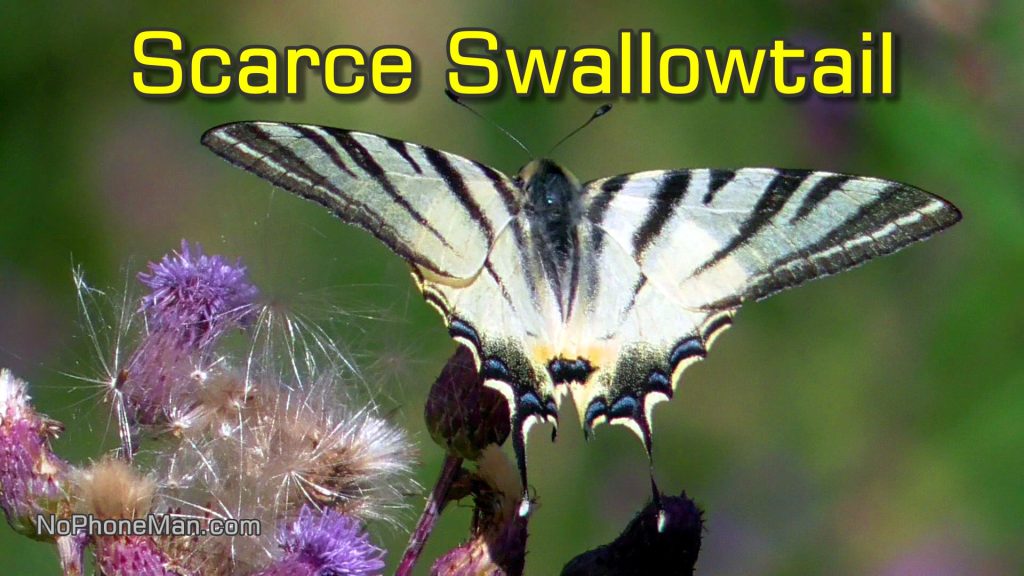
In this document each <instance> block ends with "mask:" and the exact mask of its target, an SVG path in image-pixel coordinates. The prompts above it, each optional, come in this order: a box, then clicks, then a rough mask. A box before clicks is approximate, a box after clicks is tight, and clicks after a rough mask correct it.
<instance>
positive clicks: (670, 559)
mask: <svg viewBox="0 0 1024 576" xmlns="http://www.w3.org/2000/svg"><path fill="white" fill-rule="evenodd" d="M661 507H662V510H661V511H659V510H658V507H657V506H656V505H655V504H654V503H651V504H648V505H647V507H645V508H644V509H643V510H642V511H641V512H640V513H639V514H637V515H636V517H635V518H633V520H632V521H630V523H629V525H627V526H626V530H625V531H623V532H622V534H621V535H620V536H619V537H618V538H616V539H615V541H614V542H612V543H611V544H605V545H604V546H600V547H598V548H595V549H593V550H591V551H589V552H585V553H583V554H581V555H579V556H577V557H576V558H573V559H572V561H570V562H569V563H568V564H566V565H565V568H563V569H562V576H613V575H614V576H630V575H636V576H640V575H642V574H664V573H666V567H667V569H668V571H669V572H670V573H672V574H693V569H694V566H695V565H696V564H697V555H698V554H699V553H700V542H701V531H702V530H703V527H704V519H703V515H704V513H703V512H702V511H701V510H700V508H698V507H697V505H696V504H694V503H693V500H690V499H689V498H687V497H686V492H683V493H682V494H680V495H679V496H669V497H662V498H661ZM659 513H663V514H664V518H665V524H664V527H663V529H662V530H660V531H659V529H658V517H659Z"/></svg>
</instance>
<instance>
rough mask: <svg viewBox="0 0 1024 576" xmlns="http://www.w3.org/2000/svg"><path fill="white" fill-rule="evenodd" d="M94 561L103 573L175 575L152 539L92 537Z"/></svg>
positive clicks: (145, 575) (121, 575)
mask: <svg viewBox="0 0 1024 576" xmlns="http://www.w3.org/2000/svg"><path fill="white" fill-rule="evenodd" d="M96 564H97V565H98V566H99V569H100V573H102V574H106V575H107V576H175V575H177V574H178V572H172V571H171V570H169V569H168V568H167V565H168V560H167V557H166V556H164V554H163V552H161V551H160V548H159V547H158V546H157V545H156V543H155V542H153V540H152V539H150V538H147V537H144V536H111V537H104V538H97V539H96Z"/></svg>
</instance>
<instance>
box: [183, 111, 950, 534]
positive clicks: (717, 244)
mask: <svg viewBox="0 0 1024 576" xmlns="http://www.w3.org/2000/svg"><path fill="white" fill-rule="evenodd" d="M202 142H203V144H204V145H206V146H207V147H209V148H210V149H211V150H213V151H214V152H215V153H216V154H218V155H220V156H222V157H223V158H225V159H227V160H228V161H230V162H232V163H234V164H236V165H237V166H240V167H241V168H243V169H245V170H247V171H249V172H252V173H254V174H256V175H258V176H260V177H262V178H264V179H266V180H268V181H270V182H271V183H273V184H274V185H276V186H278V187H280V188H283V189H285V190H287V191H289V192H292V193H294V194H296V195H298V196H301V197H303V198H306V199H308V200H312V201H314V202H316V203H318V204H321V205H323V206H324V207H325V208H327V209H328V210H330V211H331V212H332V213H333V214H334V215H335V216H337V217H338V218H340V219H341V220H342V221H343V222H346V223H348V224H352V225H355V226H358V227H360V228H362V229H364V230H366V231H367V232H369V233H370V234H372V235H373V236H375V237H376V238H377V239H379V240H380V241H381V242H383V243H384V244H385V245H387V246H388V247H389V248H390V249H391V250H392V251H394V252H395V253H396V254H398V255H399V256H401V257H402V258H403V259H405V261H406V262H408V263H409V265H410V266H411V268H412V276H413V278H414V279H415V282H416V286H417V287H418V288H419V290H420V291H421V293H422V294H423V297H424V298H425V299H426V301H427V302H428V303H429V304H431V305H432V306H433V307H435V308H436V309H437V311H438V312H440V314H441V316H442V318H443V319H444V321H445V324H446V325H447V328H448V332H449V334H450V335H451V337H452V338H453V339H455V340H456V341H458V342H460V343H461V344H463V345H465V346H467V347H468V348H469V349H470V350H471V351H472V352H473V356H474V360H475V362H476V364H477V367H478V369H479V371H480V374H481V377H482V379H483V382H484V385H486V386H489V387H492V388H494V389H495V390H497V391H498V392H500V393H501V394H502V395H504V397H505V398H506V399H507V401H508V404H509V412H510V414H511V419H512V422H511V423H512V433H511V439H512V446H513V450H514V452H515V456H516V461H517V465H518V470H519V474H520V477H521V480H522V485H523V487H524V490H526V487H527V467H526V442H527V434H528V431H529V429H530V427H531V426H532V425H533V424H535V423H537V422H550V423H552V424H554V425H555V426H556V429H557V419H558V407H559V405H560V403H561V401H562V399H563V398H564V397H565V396H566V395H569V396H571V397H572V401H573V402H574V404H575V405H576V409H577V413H578V414H579V415H580V419H581V424H582V427H583V430H584V433H585V435H587V436H588V437H589V436H590V434H591V433H592V430H593V428H594V426H596V425H598V424H601V423H610V424H621V425H625V426H627V427H629V428H630V429H632V430H633V431H634V432H635V433H636V434H637V436H639V438H640V440H641V441H642V442H643V445H644V448H645V449H646V451H647V454H648V457H649V458H650V456H651V453H652V452H651V451H652V434H651V418H652V413H653V409H654V406H655V405H656V404H657V403H659V402H661V401H664V400H668V399H670V398H672V395H673V391H674V390H675V389H676V386H677V384H678V382H679V380H680V376H681V374H682V373H683V371H684V370H685V368H686V367H687V366H689V365H691V364H692V363H694V362H696V361H699V360H702V359H703V358H705V357H706V355H707V353H708V349H709V348H710V347H711V343H712V342H713V341H714V339H715V338H716V337H717V336H718V335H719V334H721V333H722V331H723V330H725V329H726V328H728V327H729V326H730V325H731V324H732V319H733V316H734V315H735V314H736V311H737V310H738V309H739V307H740V306H741V305H742V304H743V303H744V302H746V301H750V300H760V299H762V298H766V297H768V296H770V295H772V294H775V293H776V292H779V291H781V290H784V289H786V288H790V287H793V286H797V285H799V284H802V283H804V282H806V281H808V280H811V279H814V278H818V277H822V276H827V275H830V274H835V273H837V272H840V271H842V270H846V269H848V268H851V267H854V266H856V265H858V264H861V263H863V262H865V261H867V260H870V259H871V258H875V257H877V256H881V255H884V254H889V253H891V252H894V251H896V250H899V249H900V248H903V247H905V246H907V245H908V244H911V243H913V242H915V241H918V240H922V239H924V238H927V237H928V236H930V235H932V234H934V233H935V232H938V231H940V230H943V229H945V228H947V227H949V226H952V225H953V224H955V223H956V222H958V221H959V220H960V218H961V215H960V212H959V210H957V208H956V207H955V206H953V205H952V204H951V203H949V202H947V201H945V200H943V199H941V198H939V197H937V196H934V195H931V194H929V193H927V192H924V191H921V190H919V189H917V188H914V187H911V186H907V185H905V184H900V183H897V182H892V181H888V180H882V179H878V178H868V177H860V176H849V175H845V174H836V173H831V172H822V171H809V170H782V169H775V168H742V169H738V170H720V169H706V168H699V169H689V170H652V171H648V172H638V173H634V174H622V175H618V176H612V177H608V178H600V179H597V180H593V181H590V182H586V183H580V182H579V180H577V178H576V177H575V176H573V174H572V173H570V172H569V171H568V170H566V169H565V168H563V167H562V166H560V165H559V164H557V163H555V162H553V161H551V160H548V159H535V160H532V161H530V162H529V163H528V164H527V165H526V166H525V167H523V168H522V169H521V170H520V171H519V172H518V173H517V174H516V175H515V176H511V177H510V176H507V175H505V174H503V173H501V172H499V171H498V170H495V169H494V168H491V167H489V166H486V165H484V164H481V163H479V162H476V161H473V160H470V159H467V158H463V157H461V156H457V155H455V154H451V153H448V152H443V151H440V150H436V149H433V148H428V147H426V146H420V145H418V144H413V143H410V142H405V141H402V140H397V139H394V138H388V137H386V136H379V135H375V134H369V133H365V132H355V131H350V130H343V129H338V128H327V127H322V126H312V125H301V124H285V123H274V122H238V123H232V124H226V125H223V126H219V127H216V128H213V129H211V130H209V131H208V132H207V133H206V134H205V135H204V136H203V138H202ZM651 484H652V487H653V489H654V494H655V498H656V499H657V496H658V490H657V487H656V485H655V484H654V475H653V465H652V471H651ZM522 502H523V504H522V507H521V508H520V513H521V514H524V515H525V514H527V513H528V511H529V498H527V497H526V495H525V494H524V498H523V501H522Z"/></svg>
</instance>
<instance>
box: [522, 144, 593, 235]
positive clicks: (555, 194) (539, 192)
mask: <svg viewBox="0 0 1024 576" xmlns="http://www.w3.org/2000/svg"><path fill="white" fill-rule="evenodd" d="M516 182H517V183H518V184H519V187H520V189H522V190H523V192H525V193H526V195H527V202H528V206H529V208H530V210H531V212H532V213H533V214H536V215H539V216H542V217H543V218H544V219H546V220H549V221H552V220H555V221H557V220H563V219H567V220H573V219H575V217H576V216H577V214H578V212H579V206H580V196H581V194H582V188H581V187H580V182H579V180H577V179H576V176H574V175H573V174H572V172H569V171H568V170H566V169H565V168H562V167H561V166H560V165H558V164H556V163H555V162H552V161H551V160H548V159H546V158H538V159H536V160H531V161H530V163H529V164H527V165H526V166H523V168H522V170H520V171H519V174H518V175H517V176H516Z"/></svg>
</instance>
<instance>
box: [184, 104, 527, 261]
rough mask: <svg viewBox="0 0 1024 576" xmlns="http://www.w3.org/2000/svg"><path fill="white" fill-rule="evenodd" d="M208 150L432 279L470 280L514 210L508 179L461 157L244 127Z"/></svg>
mask: <svg viewBox="0 0 1024 576" xmlns="http://www.w3.org/2000/svg"><path fill="white" fill-rule="evenodd" d="M203 143H204V144H205V145H207V146H208V147H210V148H211V149H212V150H213V151H214V152H216V153H217V154H219V155H220V156H223V157H224V158H226V159H227V160H229V161H231V162H232V163H234V164H236V165H238V166H240V167H242V168H244V169H245V170H248V171H250V172H253V173H255V174H257V175H259V176H261V177H263V178H265V179H267V180H269V181H270V182H272V183H274V184H276V185H277V186H280V187H281V188H284V189H285V190H288V191H290V192H293V193H295V194H298V195H300V196H302V197H304V198H307V199H309V200H313V201H315V202H318V203H320V204H323V205H324V206H325V207H327V208H328V209H329V210H330V211H331V212H333V213H334V214H335V215H337V216H338V217H339V218H340V219H342V220H344V221H345V222H348V223H350V224H355V225H357V226H359V227H361V228H364V229H366V230H367V231H369V232H370V233H372V234H373V235H374V236H376V237H377V238H379V239H380V240H381V241H383V242H384V243H385V244H387V245H388V246H389V247H390V248H391V249H392V250H394V251H395V252H396V253H398V254H399V255H400V256H402V257H403V258H405V259H406V260H407V261H409V262H410V263H412V264H415V265H416V266H419V267H420V268H422V269H423V270H424V271H426V272H427V273H428V274H430V275H431V276H433V277H438V278H446V279H452V280H465V279H468V278H472V277H474V276H475V275H476V274H477V273H478V272H479V271H480V269H481V267H482V265H483V263H484V259H485V258H486V256H487V253H488V251H489V249H490V246H491V244H492V243H493V241H494V238H495V237H496V236H497V235H498V233H499V232H500V231H501V230H502V229H503V228H504V227H505V225H506V224H507V223H508V221H509V220H510V219H511V217H512V216H513V215H514V214H515V213H516V212H518V210H519V206H518V203H517V202H518V199H517V197H516V196H515V195H514V193H513V186H512V184H511V182H510V181H509V180H508V178H506V177H505V176H504V175H502V174H500V173H498V172H496V171H494V170H492V169H490V168H488V167H486V166H483V165H480V164H477V163H475V162H472V161H470V160H467V159H465V158H462V157H459V156H456V155H454V154H448V153H446V152H441V151H438V150H434V149H432V148H427V147H425V146H419V145H417V144H412V143H408V142H403V141H401V140H395V139H392V138H385V137H383V136H377V135H374V134H367V133H363V132H352V131H348V130H341V129H337V128H325V127H320V126H307V125H299V124H281V123H272V122H239V123H234V124H227V125H224V126H219V127H217V128H214V129H212V130H210V131H209V132H207V133H206V134H205V135H204V136H203Z"/></svg>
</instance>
